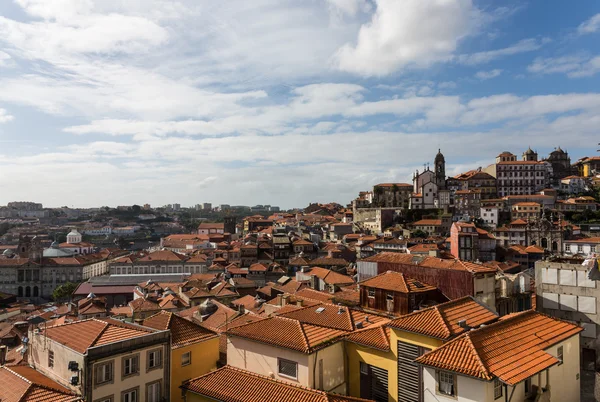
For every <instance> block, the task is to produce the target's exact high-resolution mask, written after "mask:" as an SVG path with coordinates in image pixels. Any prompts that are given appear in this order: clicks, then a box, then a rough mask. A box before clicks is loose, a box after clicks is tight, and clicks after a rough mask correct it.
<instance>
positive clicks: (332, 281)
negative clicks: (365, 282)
mask: <svg viewBox="0 0 600 402" xmlns="http://www.w3.org/2000/svg"><path fill="white" fill-rule="evenodd" d="M308 275H310V276H316V277H318V278H319V279H322V280H323V282H325V283H326V284H328V285H351V284H353V283H354V279H352V278H351V277H349V276H348V275H343V274H339V273H337V272H335V271H332V270H330V269H327V268H321V267H312V268H311V269H310V271H309V272H308Z"/></svg>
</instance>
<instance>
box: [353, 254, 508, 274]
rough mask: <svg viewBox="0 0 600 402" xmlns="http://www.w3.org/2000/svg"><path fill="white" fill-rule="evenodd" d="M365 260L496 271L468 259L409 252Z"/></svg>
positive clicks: (484, 271)
mask: <svg viewBox="0 0 600 402" xmlns="http://www.w3.org/2000/svg"><path fill="white" fill-rule="evenodd" d="M362 261H367V262H387V263H395V264H410V265H418V266H420V267H424V268H433V269H452V270H457V271H468V272H471V273H492V272H496V270H495V269H494V268H491V267H486V266H484V265H482V264H476V263H473V262H468V261H461V260H456V259H454V260H452V259H448V260H445V259H440V258H437V257H420V256H415V255H411V254H403V253H390V252H383V253H379V254H376V255H374V256H372V257H368V258H365V259H363V260H362Z"/></svg>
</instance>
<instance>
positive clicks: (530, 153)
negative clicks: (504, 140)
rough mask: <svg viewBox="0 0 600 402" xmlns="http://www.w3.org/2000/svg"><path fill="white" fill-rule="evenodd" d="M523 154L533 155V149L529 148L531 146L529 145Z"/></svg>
mask: <svg viewBox="0 0 600 402" xmlns="http://www.w3.org/2000/svg"><path fill="white" fill-rule="evenodd" d="M525 154H526V155H534V154H535V152H534V151H533V149H531V147H529V148H528V149H527V151H525Z"/></svg>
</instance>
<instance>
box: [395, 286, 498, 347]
mask: <svg viewBox="0 0 600 402" xmlns="http://www.w3.org/2000/svg"><path fill="white" fill-rule="evenodd" d="M497 318H498V316H497V315H496V313H494V312H493V311H491V310H490V309H489V308H488V307H486V306H484V305H483V304H481V303H479V302H478V301H476V300H475V299H473V297H471V296H466V297H461V298H459V299H456V300H451V301H449V302H446V303H442V304H438V305H436V306H433V307H430V308H426V309H424V310H419V311H415V312H413V313H410V314H407V315H405V316H402V317H400V318H397V319H395V320H392V321H391V322H390V323H389V324H388V325H389V327H391V328H396V329H401V330H403V331H407V332H414V333H417V334H421V335H425V336H430V337H433V338H438V339H443V340H448V339H451V338H454V337H455V336H457V335H459V334H461V333H463V332H465V331H467V329H465V328H462V327H461V326H460V325H458V321H460V320H466V321H467V322H466V323H467V325H468V326H469V327H472V328H476V327H478V326H480V325H481V324H489V323H490V322H492V321H495V320H496V319H497Z"/></svg>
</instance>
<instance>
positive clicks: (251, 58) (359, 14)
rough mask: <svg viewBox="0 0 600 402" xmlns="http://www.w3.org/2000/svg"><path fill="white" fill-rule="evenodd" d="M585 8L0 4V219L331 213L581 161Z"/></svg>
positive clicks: (594, 113)
mask: <svg viewBox="0 0 600 402" xmlns="http://www.w3.org/2000/svg"><path fill="white" fill-rule="evenodd" d="M599 84H600V3H599V2H597V1H592V0H589V1H579V2H577V7H574V6H573V4H572V2H565V1H558V0H556V1H555V0H531V1H527V2H524V1H522V0H518V1H502V2H498V1H492V0H487V1H484V0H482V1H478V0H473V1H471V0H304V1H297V0H289V1H287V0H252V1H247V0H240V1H238V0H227V1H212V0H207V1H201V0H197V1H196V0H190V1H171V0H165V1H159V0H122V1H117V0H97V1H93V0H2V1H0V180H1V184H0V205H5V204H6V203H7V202H9V201H14V200H28V201H37V202H42V203H44V204H45V205H47V206H61V205H68V206H75V207H88V206H100V205H111V206H116V205H124V204H125V205H126V204H133V203H138V204H141V203H146V202H147V203H150V204H152V205H164V204H167V203H174V202H178V203H181V204H182V205H194V204H196V203H201V202H212V203H214V204H219V203H228V204H234V205H240V204H242V205H254V204H258V203H260V204H265V203H269V204H272V205H280V206H282V207H286V208H289V207H295V206H305V205H307V204H308V202H310V201H321V202H325V201H337V202H340V203H347V202H349V201H350V200H351V199H352V198H353V197H355V195H356V193H357V192H358V191H360V190H364V189H368V188H369V187H371V186H372V185H373V184H376V183H378V182H390V181H399V182H405V181H409V180H410V179H411V175H412V172H413V171H414V170H415V169H423V164H424V163H428V162H432V160H433V158H434V156H435V154H436V152H437V149H438V148H441V149H442V152H443V153H444V154H445V156H446V161H447V164H448V166H447V172H449V173H451V174H455V173H459V172H461V171H464V170H467V169H470V168H476V167H478V166H486V165H488V164H490V163H492V162H493V158H494V157H495V155H497V154H498V153H500V152H501V151H504V150H509V151H512V152H514V153H518V154H519V155H520V154H521V153H522V152H523V151H524V150H525V149H526V148H527V147H528V146H531V147H532V148H534V149H537V150H538V152H539V153H540V155H547V153H548V152H550V151H551V150H553V148H554V147H557V146H561V147H562V148H563V149H567V150H568V152H569V154H570V155H571V158H572V160H573V161H575V160H576V159H578V158H580V157H582V156H586V155H592V154H595V153H596V148H597V147H596V143H598V142H599V141H600V137H598V127H600V85H599Z"/></svg>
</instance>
